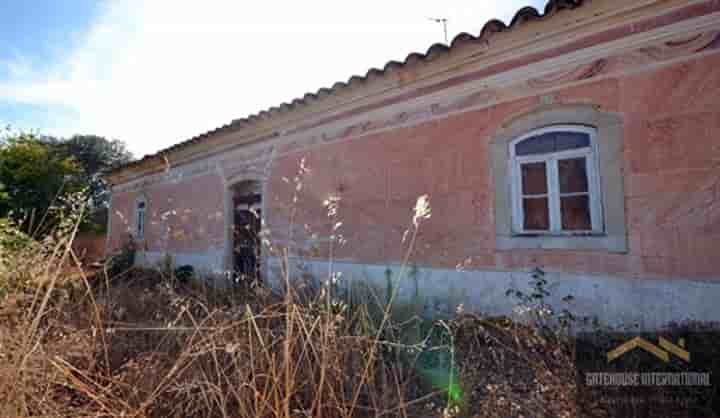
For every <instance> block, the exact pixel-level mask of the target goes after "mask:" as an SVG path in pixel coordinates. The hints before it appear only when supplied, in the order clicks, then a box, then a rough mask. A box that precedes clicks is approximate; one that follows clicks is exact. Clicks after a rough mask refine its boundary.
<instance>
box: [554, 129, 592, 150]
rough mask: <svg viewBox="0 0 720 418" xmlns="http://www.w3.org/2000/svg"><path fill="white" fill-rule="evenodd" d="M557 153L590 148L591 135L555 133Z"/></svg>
mask: <svg viewBox="0 0 720 418" xmlns="http://www.w3.org/2000/svg"><path fill="white" fill-rule="evenodd" d="M554 134H555V151H566V150H571V149H578V148H585V147H589V146H590V135H588V134H586V133H582V132H554Z"/></svg>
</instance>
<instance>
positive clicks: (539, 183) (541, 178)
mask: <svg viewBox="0 0 720 418" xmlns="http://www.w3.org/2000/svg"><path fill="white" fill-rule="evenodd" d="M520 171H522V194H526V195H527V194H547V177H546V172H545V163H544V162H539V163H527V164H522V165H521V166H520Z"/></svg>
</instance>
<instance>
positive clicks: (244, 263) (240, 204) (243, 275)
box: [232, 181, 262, 283]
mask: <svg viewBox="0 0 720 418" xmlns="http://www.w3.org/2000/svg"><path fill="white" fill-rule="evenodd" d="M232 192H233V195H232V196H233V198H232V208H233V228H232V244H233V245H232V249H233V251H232V265H233V272H234V276H235V280H236V282H244V283H254V282H257V281H260V280H261V277H260V271H261V269H260V267H261V266H260V262H261V240H260V230H261V228H262V197H261V194H260V184H259V183H257V182H254V181H247V182H242V183H239V184H237V185H235V186H234V187H233V189H232Z"/></svg>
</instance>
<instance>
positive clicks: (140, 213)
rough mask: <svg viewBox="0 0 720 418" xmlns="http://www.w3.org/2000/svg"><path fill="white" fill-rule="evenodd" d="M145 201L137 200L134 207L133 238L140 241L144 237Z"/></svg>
mask: <svg viewBox="0 0 720 418" xmlns="http://www.w3.org/2000/svg"><path fill="white" fill-rule="evenodd" d="M146 206H147V203H146V202H145V200H144V199H143V200H138V201H137V204H136V206H135V238H138V239H142V238H143V237H144V236H145V208H146Z"/></svg>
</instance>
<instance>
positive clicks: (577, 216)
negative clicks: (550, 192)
mask: <svg viewBox="0 0 720 418" xmlns="http://www.w3.org/2000/svg"><path fill="white" fill-rule="evenodd" d="M560 212H561V214H562V229H564V230H567V231H589V230H592V222H591V220H590V196H588V195H580V196H565V197H561V198H560Z"/></svg>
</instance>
